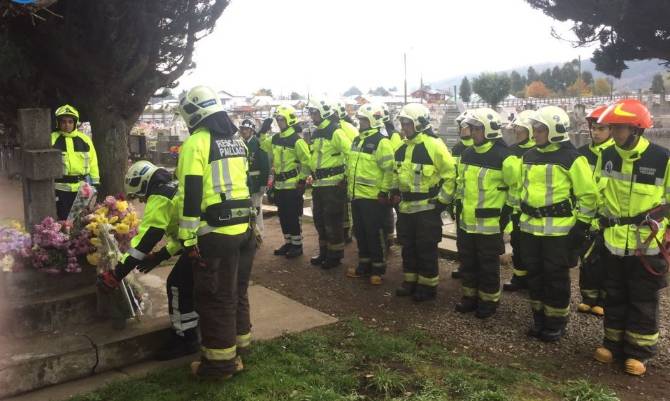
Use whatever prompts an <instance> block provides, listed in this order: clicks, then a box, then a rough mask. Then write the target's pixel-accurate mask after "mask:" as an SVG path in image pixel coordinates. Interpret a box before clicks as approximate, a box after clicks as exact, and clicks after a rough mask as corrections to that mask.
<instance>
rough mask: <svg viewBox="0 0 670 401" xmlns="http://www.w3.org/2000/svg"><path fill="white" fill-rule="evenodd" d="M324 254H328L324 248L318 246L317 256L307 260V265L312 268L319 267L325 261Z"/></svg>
mask: <svg viewBox="0 0 670 401" xmlns="http://www.w3.org/2000/svg"><path fill="white" fill-rule="evenodd" d="M326 252H328V250H327V248H326V247H325V246H320V247H319V254H318V255H316V256H312V258H311V259H310V260H309V263H310V264H311V265H312V266H321V265H322V264H323V262H325V261H326Z"/></svg>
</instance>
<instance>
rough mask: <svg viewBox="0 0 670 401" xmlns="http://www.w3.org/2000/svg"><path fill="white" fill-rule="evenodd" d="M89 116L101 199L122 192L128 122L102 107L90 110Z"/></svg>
mask: <svg viewBox="0 0 670 401" xmlns="http://www.w3.org/2000/svg"><path fill="white" fill-rule="evenodd" d="M90 112H91V114H90V115H89V117H90V121H91V130H92V132H93V144H94V145H95V150H96V151H97V153H98V167H99V168H100V183H101V187H100V194H99V195H98V199H101V198H102V197H103V196H107V195H114V196H116V195H117V194H119V193H123V192H124V191H123V178H124V176H125V174H126V170H127V169H128V134H129V133H130V129H131V127H132V123H130V122H129V121H127V120H125V119H124V118H123V117H122V116H121V115H120V114H118V113H115V112H114V111H113V110H109V109H108V108H106V107H104V106H99V105H96V106H94V107H91V108H90Z"/></svg>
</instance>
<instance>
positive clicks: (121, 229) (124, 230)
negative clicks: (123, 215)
mask: <svg viewBox="0 0 670 401" xmlns="http://www.w3.org/2000/svg"><path fill="white" fill-rule="evenodd" d="M129 231H130V227H128V225H127V224H123V223H121V224H117V226H116V232H117V233H119V234H128V232H129Z"/></svg>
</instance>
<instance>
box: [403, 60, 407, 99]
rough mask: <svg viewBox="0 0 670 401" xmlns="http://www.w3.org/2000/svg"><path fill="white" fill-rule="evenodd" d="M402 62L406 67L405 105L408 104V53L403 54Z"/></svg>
mask: <svg viewBox="0 0 670 401" xmlns="http://www.w3.org/2000/svg"><path fill="white" fill-rule="evenodd" d="M402 60H403V65H404V66H405V104H407V53H403V54H402Z"/></svg>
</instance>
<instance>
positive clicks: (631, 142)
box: [622, 134, 639, 149]
mask: <svg viewBox="0 0 670 401" xmlns="http://www.w3.org/2000/svg"><path fill="white" fill-rule="evenodd" d="M637 138H639V136H638V135H637V134H632V135H630V136H629V137H628V139H626V142H624V144H623V146H622V148H623V149H631V148H632V147H633V145H635V141H637Z"/></svg>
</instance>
